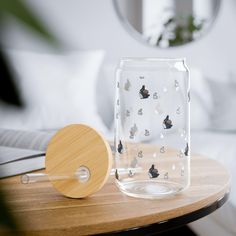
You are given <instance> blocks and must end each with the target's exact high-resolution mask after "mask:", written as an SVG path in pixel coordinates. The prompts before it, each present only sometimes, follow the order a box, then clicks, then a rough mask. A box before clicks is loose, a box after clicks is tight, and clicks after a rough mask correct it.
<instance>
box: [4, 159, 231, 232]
mask: <svg viewBox="0 0 236 236" xmlns="http://www.w3.org/2000/svg"><path fill="white" fill-rule="evenodd" d="M113 178H114V177H110V179H109V180H108V182H107V183H106V184H105V186H104V187H103V188H102V189H101V190H100V191H98V192H97V193H95V194H94V195H92V196H90V197H88V198H85V199H70V198H66V197H63V196H62V195H61V194H59V193H58V192H57V191H56V190H55V189H54V188H53V187H52V185H51V184H50V183H37V184H29V185H22V184H20V179H19V176H16V177H11V178H7V179H3V180H1V181H0V183H1V184H3V185H4V188H5V189H6V191H7V193H8V194H9V196H8V202H9V204H11V206H12V210H13V213H14V214H15V216H16V217H17V218H18V220H19V221H20V223H21V225H22V230H23V231H24V233H26V235H44V236H45V235H57V236H59V235H88V234H96V233H104V232H112V231H117V230H124V229H129V228H133V227H139V226H145V225H148V224H152V223H156V222H162V221H166V220H168V219H173V218H176V217H179V216H182V215H185V214H188V213H191V212H194V211H196V210H199V209H202V208H203V207H206V206H208V205H209V204H211V203H213V202H215V201H217V200H219V199H220V198H222V197H223V196H224V195H225V193H227V192H228V191H229V186H230V183H229V182H230V177H229V174H228V172H227V171H226V170H225V168H224V167H223V166H222V165H221V164H219V163H218V162H216V161H214V160H211V159H208V158H206V157H202V156H196V155H195V156H194V155H192V160H191V186H190V187H189V189H188V190H186V191H185V192H183V193H181V194H179V195H176V196H173V197H169V198H167V199H159V200H144V199H137V198H132V197H128V196H126V195H124V194H123V193H121V192H120V191H119V190H118V188H117V187H116V185H115V184H114V179H113Z"/></svg>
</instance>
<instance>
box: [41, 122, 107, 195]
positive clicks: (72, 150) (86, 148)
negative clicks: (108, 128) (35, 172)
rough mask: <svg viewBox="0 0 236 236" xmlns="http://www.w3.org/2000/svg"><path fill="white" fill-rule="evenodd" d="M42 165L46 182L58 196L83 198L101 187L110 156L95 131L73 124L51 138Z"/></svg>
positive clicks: (103, 142)
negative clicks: (48, 181) (54, 189)
mask: <svg viewBox="0 0 236 236" xmlns="http://www.w3.org/2000/svg"><path fill="white" fill-rule="evenodd" d="M45 165H46V172H47V174H48V176H49V179H50V181H51V182H52V184H53V186H54V187H55V188H56V189H57V190H58V191H59V192H60V193H62V194H63V195H65V196H67V197H71V198H83V197H86V196H89V195H91V194H92V193H94V192H96V191H98V190H99V189H100V188H101V187H102V186H103V185H104V184H105V182H106V180H107V178H108V177H109V175H110V171H111V167H112V152H111V149H110V146H109V144H108V143H107V141H106V140H105V139H104V138H103V137H102V136H101V135H100V134H99V133H98V132H97V131H96V130H94V129H93V128H91V127H89V126H87V125H82V124H74V125H69V126H66V127H64V128H62V129H60V130H59V131H58V132H57V133H56V134H55V135H54V136H53V137H52V139H51V141H50V142H49V145H48V148H47V152H46V160H45Z"/></svg>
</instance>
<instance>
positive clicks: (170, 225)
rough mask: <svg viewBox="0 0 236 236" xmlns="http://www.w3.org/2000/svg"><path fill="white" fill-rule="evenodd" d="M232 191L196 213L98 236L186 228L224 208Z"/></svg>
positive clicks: (149, 232)
mask: <svg viewBox="0 0 236 236" xmlns="http://www.w3.org/2000/svg"><path fill="white" fill-rule="evenodd" d="M229 195H230V191H228V192H226V193H225V194H224V195H223V196H222V197H220V198H219V199H217V200H216V201H215V202H213V203H211V204H209V205H207V206H205V207H203V208H200V209H198V210H196V211H193V212H190V213H187V214H185V215H181V216H178V217H175V218H172V219H169V220H164V221H161V222H157V223H153V224H149V225H144V226H140V227H135V228H129V229H126V230H119V231H113V232H107V233H101V234H98V235H111V234H112V235H122V236H124V235H127V236H129V235H151V234H153V232H155V234H156V233H162V232H165V231H168V230H171V229H175V228H179V227H181V226H184V225H186V224H188V223H191V222H193V221H196V220H198V219H200V218H202V217H204V216H207V215H209V214H211V213H212V212H214V211H215V210H217V209H219V208H220V207H222V206H223V205H224V204H225V203H226V202H227V200H228V199H229ZM137 233H138V234H137Z"/></svg>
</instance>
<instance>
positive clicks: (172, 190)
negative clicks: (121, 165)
mask: <svg viewBox="0 0 236 236" xmlns="http://www.w3.org/2000/svg"><path fill="white" fill-rule="evenodd" d="M117 185H118V187H119V188H120V190H121V191H122V192H123V193H125V194H127V195H128V196H131V197H137V198H147V199H158V198H164V197H167V196H171V195H174V194H177V193H179V192H181V191H183V190H184V187H183V186H182V185H180V184H177V183H174V182H166V181H165V182H164V181H163V182H161V181H150V180H140V181H139V180H137V181H130V182H122V183H121V182H117Z"/></svg>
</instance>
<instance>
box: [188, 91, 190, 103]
mask: <svg viewBox="0 0 236 236" xmlns="http://www.w3.org/2000/svg"><path fill="white" fill-rule="evenodd" d="M188 102H190V92H188Z"/></svg>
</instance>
